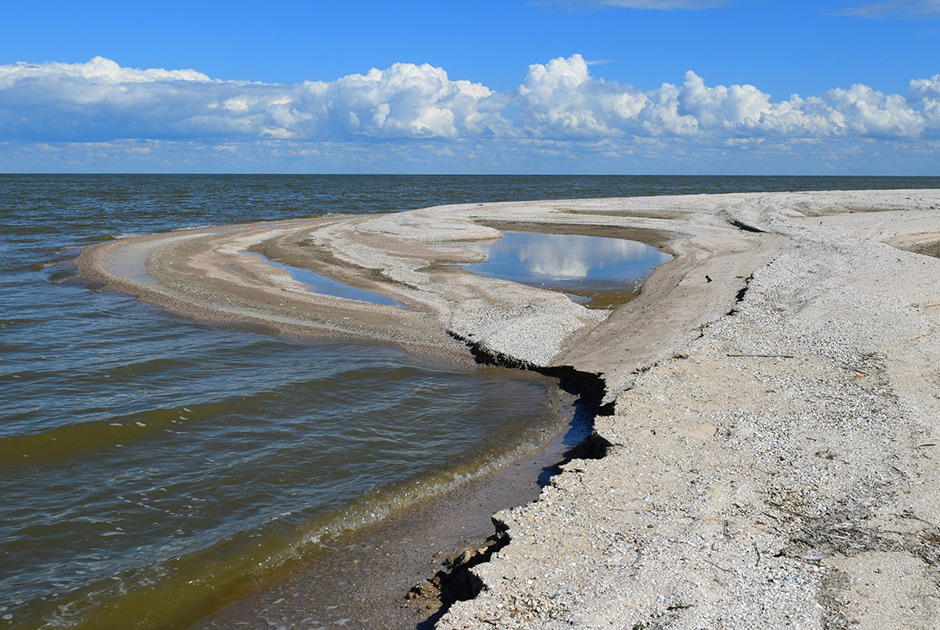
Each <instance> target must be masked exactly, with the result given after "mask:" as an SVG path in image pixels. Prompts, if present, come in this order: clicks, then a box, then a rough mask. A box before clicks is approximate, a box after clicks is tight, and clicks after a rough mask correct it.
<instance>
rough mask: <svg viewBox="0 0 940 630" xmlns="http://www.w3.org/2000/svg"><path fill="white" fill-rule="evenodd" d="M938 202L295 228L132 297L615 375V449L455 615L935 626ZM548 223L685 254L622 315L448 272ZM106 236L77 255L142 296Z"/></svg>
mask: <svg viewBox="0 0 940 630" xmlns="http://www.w3.org/2000/svg"><path fill="white" fill-rule="evenodd" d="M938 207H940V192H938V191H929V190H926V191H925V190H918V191H856V192H827V193H769V194H759V193H743V194H731V195H715V196H705V195H699V196H693V197H655V198H635V199H608V200H574V201H559V202H525V203H506V204H487V205H483V204H480V205H463V206H448V207H441V208H429V209H424V210H417V211H411V212H406V213H400V214H395V215H376V216H369V217H356V218H345V219H329V220H324V221H320V222H318V223H316V224H314V223H313V222H292V226H291V227H288V226H286V225H279V226H264V227H262V226H254V227H255V229H254V230H249V229H248V228H243V229H241V230H236V231H234V232H229V233H228V234H227V235H217V236H216V237H215V238H214V239H213V238H201V237H194V238H191V239H186V240H184V241H181V242H180V243H177V244H175V245H173V246H168V247H164V248H162V249H161V250H160V251H159V252H158V253H157V255H154V256H151V257H150V259H149V260H148V267H147V272H148V273H150V274H151V275H152V276H154V277H155V278H157V279H158V281H159V282H160V283H161V284H163V285H164V286H165V287H167V288H168V289H169V290H168V291H166V292H163V293H162V294H159V295H158V294H157V293H159V292H156V291H155V290H154V289H153V288H152V287H141V286H135V287H134V291H129V292H132V293H137V292H139V293H137V294H139V295H141V297H143V299H146V300H148V301H156V302H157V303H162V304H163V305H164V306H167V307H169V308H171V309H173V310H177V309H179V312H182V313H184V314H192V315H196V316H199V314H200V313H207V314H208V315H209V316H210V317H216V318H221V319H229V320H236V321H245V322H255V323H259V324H262V325H265V326H269V327H271V328H272V329H273V330H277V331H278V332H280V333H281V334H341V335H347V334H348V335H357V336H359V335H361V336H366V337H369V338H372V339H376V340H380V341H385V342H389V343H396V344H402V345H403V346H406V347H408V346H410V347H413V348H417V349H418V350H419V351H421V349H425V350H428V351H431V352H438V353H440V354H439V355H438V356H444V355H449V356H454V357H459V356H460V355H461V352H464V353H465V352H466V350H465V349H462V348H461V344H459V343H458V342H457V341H456V340H457V339H461V340H466V341H467V342H469V343H471V344H473V345H474V346H475V347H476V348H478V349H479V350H480V351H481V352H483V353H484V354H487V355H489V356H493V357H499V358H500V360H502V361H506V362H509V363H513V364H516V365H519V366H524V367H534V368H542V369H553V368H561V367H562V366H570V367H571V368H572V369H576V370H579V371H581V372H586V373H592V374H598V375H602V378H603V380H604V382H605V384H606V387H607V391H606V395H605V398H604V400H603V401H602V402H603V403H604V404H607V405H609V406H610V407H611V408H612V410H613V411H614V413H613V414H612V415H611V416H602V417H599V418H598V421H597V424H596V427H595V429H596V431H597V433H598V434H599V436H600V438H601V439H603V440H605V441H606V442H607V443H609V444H610V445H611V446H610V448H609V449H608V452H607V455H606V456H605V457H604V458H602V459H598V460H573V461H572V462H569V463H568V464H567V465H566V466H564V467H563V471H562V473H561V474H560V475H557V476H555V477H553V478H552V479H551V481H550V483H549V485H548V486H546V487H545V488H544V489H543V490H542V491H541V493H540V494H539V498H538V500H536V501H535V502H534V503H527V504H524V505H520V506H517V507H515V508H512V509H508V510H503V511H502V512H500V513H498V514H497V515H496V517H495V519H496V520H497V521H498V522H499V523H500V526H501V527H503V528H505V530H506V532H507V535H508V537H509V540H510V542H509V544H508V546H506V547H505V548H503V549H501V550H500V551H499V552H498V553H496V554H495V555H494V556H493V558H492V559H491V560H490V561H489V562H487V563H485V564H482V565H480V566H478V567H476V568H474V570H473V573H474V574H475V575H477V576H478V577H479V579H480V580H481V581H482V584H483V591H482V592H481V594H480V595H479V596H478V597H476V598H475V599H473V600H470V601H467V602H460V603H458V604H456V605H454V606H453V607H452V608H451V609H450V611H449V612H448V613H447V614H446V615H445V616H444V618H443V619H442V620H441V621H440V622H439V623H438V627H441V628H478V627H479V628H482V627H490V626H491V625H493V624H496V625H515V626H518V627H532V628H555V627H557V628H561V627H570V626H571V625H572V624H574V625H578V626H581V627H602V626H604V624H606V623H607V621H608V620H612V619H614V620H618V621H619V623H621V624H622V625H626V626H628V627H629V626H630V625H631V624H638V623H642V624H645V625H646V626H650V625H651V624H660V625H662V624H670V627H679V628H686V627H688V628H693V627H698V625H697V624H701V623H706V620H711V621H709V622H708V623H709V624H711V625H710V627H735V628H739V627H755V628H758V627H779V626H783V625H791V624H792V623H799V624H802V625H804V626H805V627H824V626H825V627H843V626H844V627H848V625H852V627H879V625H878V624H879V623H881V624H882V627H883V623H884V621H885V620H894V621H895V622H897V621H898V620H902V621H903V624H902V625H905V626H906V627H925V628H926V627H931V626H930V625H929V623H931V622H930V620H931V619H935V618H936V613H937V612H938V604H937V601H938V595H940V593H938V589H937V583H940V581H938V576H937V566H938V565H940V547H938V545H937V542H940V529H937V526H936V525H935V524H934V523H931V519H930V516H931V511H930V509H929V508H928V507H927V506H930V505H934V506H935V505H937V504H940V497H938V495H937V492H938V490H937V489H936V488H933V487H930V485H929V484H925V483H924V482H922V481H921V482H918V481H917V480H919V479H931V478H932V479H936V478H937V473H938V465H937V463H936V460H935V459H934V458H933V457H931V451H930V449H931V448H934V445H935V444H936V443H937V442H938V441H940V440H938V437H940V436H938V427H937V424H936V422H935V421H933V420H932V419H931V418H933V417H938V415H940V408H938V403H937V402H936V399H935V398H934V397H933V395H932V393H931V392H932V390H933V386H934V383H935V376H934V375H933V374H932V372H930V370H929V369H928V368H924V367H918V366H925V365H926V366H929V365H933V364H936V363H937V362H938V361H940V348H937V347H936V343H935V342H933V341H932V339H933V337H936V336H938V335H933V334H931V331H935V330H937V327H940V321H938V319H940V310H938V309H934V308H933V307H934V306H936V304H935V302H936V303H940V286H938V284H937V281H935V280H933V278H934V277H936V276H937V274H936V272H937V271H940V261H936V260H935V259H932V258H926V257H924V256H921V255H918V254H914V253H908V252H907V251H904V250H903V249H897V248H896V247H894V246H893V245H898V246H901V247H904V246H906V247H908V248H913V247H914V246H915V245H916V247H918V248H921V250H924V249H925V248H926V249H929V248H930V247H932V246H933V243H936V242H940V221H938V219H937V218H936V217H934V216H932V214H931V212H930V211H931V210H935V209H936V208H938ZM540 224H541V225H545V226H546V229H570V230H583V231H605V230H606V231H610V230H617V231H621V233H623V232H622V231H623V230H645V231H646V232H644V234H647V235H650V234H656V235H661V236H662V239H661V240H660V241H659V242H660V244H661V245H662V246H664V247H666V248H668V249H669V251H670V253H672V254H673V255H674V256H675V259H674V260H673V261H671V262H669V263H666V264H665V265H663V266H662V267H660V268H658V269H657V270H656V271H655V272H654V274H653V275H652V276H651V277H650V278H649V279H648V280H647V282H646V284H645V285H644V288H643V291H642V292H641V294H640V296H639V297H638V298H637V299H635V300H633V301H631V302H630V303H628V304H626V305H624V306H622V307H620V308H617V309H615V310H613V311H612V312H610V313H603V314H592V313H587V312H586V309H583V307H578V306H577V305H574V304H573V303H570V302H569V301H568V300H567V298H563V297H561V298H559V296H558V295H557V294H548V292H544V291H540V290H538V289H533V288H530V287H523V286H521V285H513V284H512V283H505V282H502V281H494V280H491V279H484V278H477V277H472V276H469V275H467V274H461V273H459V272H455V271H454V270H452V269H450V268H448V267H446V266H445V265H443V264H441V263H442V262H452V259H453V257H454V256H455V255H456V256H459V250H457V252H458V253H457V254H455V253H454V250H453V249H450V250H448V251H447V252H446V253H443V252H442V248H441V247H440V245H441V244H444V243H447V244H451V245H452V244H454V243H459V242H461V241H468V240H475V239H487V238H493V237H494V233H495V235H498V231H496V229H494V227H493V226H496V225H499V226H501V227H502V226H506V225H531V226H538V225H540ZM158 238H159V237H158ZM126 244H127V243H122V244H121V245H118V247H120V246H124V245H126ZM108 246H111V247H115V246H114V245H112V244H107V245H104V246H97V247H98V248H100V249H97V250H95V251H97V252H98V253H99V254H98V255H99V257H98V258H97V261H96V262H95V261H91V257H92V256H93V255H92V254H89V258H86V259H85V260H84V261H82V260H80V261H79V264H80V268H82V272H83V274H87V275H86V277H89V278H91V279H95V277H94V276H95V274H96V273H98V274H99V275H100V276H101V277H102V278H103V279H104V281H105V283H106V284H107V283H108V282H112V283H113V284H112V286H113V287H114V288H118V289H119V290H124V289H121V287H120V286H119V284H120V282H119V281H116V280H114V279H113V278H108V275H109V273H110V270H109V269H107V267H108V260H107V253H106V252H107V251H109V250H107V249H106V248H107V247H108ZM249 248H254V249H251V251H259V252H260V253H263V254H264V255H265V256H267V257H268V258H270V259H272V260H283V261H284V262H286V263H287V264H291V265H293V266H298V267H304V266H305V265H308V266H310V267H312V268H313V270H314V271H317V272H323V275H327V276H330V277H334V278H336V279H339V280H343V281H347V282H348V283H349V284H352V285H354V286H358V287H360V288H364V289H367V290H378V291H379V292H382V293H385V294H387V295H390V296H391V297H394V298H395V299H396V300H399V301H400V302H402V303H404V304H406V305H408V306H409V307H411V308H412V309H413V310H412V311H411V312H408V313H404V314H397V315H396V318H395V320H394V321H390V320H389V317H388V316H389V312H388V311H384V310H382V308H381V307H373V306H370V305H359V304H356V305H350V304H342V303H338V302H337V300H333V299H325V298H322V297H316V296H310V295H306V296H304V295H301V291H302V285H301V286H300V287H298V286H296V283H295V284H291V283H292V282H293V281H292V280H290V279H287V278H284V277H283V275H278V274H277V273H276V272H273V271H271V269H273V268H268V269H264V268H262V267H256V266H252V265H251V264H250V263H249V262H248V261H245V260H242V259H240V258H238V256H237V254H238V252H240V251H243V250H245V249H249ZM93 249H94V248H93ZM102 252H104V256H103V259H102V257H101V255H100V254H101V253H102ZM83 258H85V254H83ZM90 261H91V262H90ZM875 263H877V264H875ZM95 264H97V265H98V266H97V267H95ZM872 267H877V268H872ZM126 292H128V291H126ZM295 311H302V315H301V316H299V317H298V313H296V312H295ZM859 372H861V375H859V374H858V373H859ZM774 383H778V385H776V387H775V386H774V385H773V384H774ZM846 392H848V394H846ZM934 412H937V413H934ZM806 436H809V438H807V437H806ZM836 437H837V438H838V439H837V440H835V441H834V438H836ZM768 449H769V450H768ZM886 453H887V455H886ZM886 459H889V460H890V461H891V462H894V463H892V464H888V463H886V462H885V460H886ZM895 470H897V471H900V472H893V471H895ZM886 492H887V494H886ZM807 506H809V507H807ZM925 523H926V524H927V525H926V527H924V524H925ZM918 525H919V526H920V527H919V529H918V527H917V526H918ZM935 530H936V531H935ZM925 531H926V532H927V534H926V535H925V534H924V532H925ZM840 532H842V533H840ZM846 532H849V534H846ZM853 538H854V539H856V540H857V541H860V542H853V543H852V544H848V543H846V542H844V540H849V539H853ZM875 569H878V570H877V571H875ZM902 584H903V586H900V585H902ZM898 589H901V590H902V591H903V597H898V596H896V592H897V591H898ZM767 602H773V604H772V605H770V606H768V605H765V604H766V603H767ZM889 625H890V624H889Z"/></svg>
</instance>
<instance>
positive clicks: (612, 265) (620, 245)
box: [461, 232, 672, 308]
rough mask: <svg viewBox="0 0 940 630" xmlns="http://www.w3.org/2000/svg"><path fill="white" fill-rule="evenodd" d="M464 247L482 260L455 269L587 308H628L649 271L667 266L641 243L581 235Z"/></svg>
mask: <svg viewBox="0 0 940 630" xmlns="http://www.w3.org/2000/svg"><path fill="white" fill-rule="evenodd" d="M465 247H466V248H467V249H472V250H475V251H479V252H482V253H483V254H485V255H486V260H485V261H483V262H479V263H470V264H466V265H461V266H462V267H463V268H464V269H466V270H468V271H472V272H473V273H477V274H479V275H481V276H487V277H490V278H501V279H503V280H512V281H513V282H519V283H521V284H528V285H530V286H536V287H540V288H544V289H551V290H553V291H560V292H562V293H565V294H566V295H568V296H569V297H570V298H572V299H573V300H575V301H576V302H579V303H582V304H585V305H586V306H588V307H590V308H607V307H610V306H614V305H617V304H622V303H624V302H628V301H629V300H630V299H631V298H632V297H633V296H634V295H635V294H636V292H637V290H638V289H639V288H640V285H641V284H642V283H643V280H645V279H646V278H647V277H648V276H649V274H650V273H651V272H652V270H653V268H654V267H656V266H657V265H659V264H661V263H664V262H666V261H668V260H672V256H670V255H669V254H666V253H664V252H661V251H659V250H658V249H656V248H655V247H652V246H650V245H647V244H646V243H639V242H637V241H628V240H625V239H621V238H609V237H604V236H584V235H581V234H538V233H535V232H503V236H502V237H501V238H500V239H498V240H496V241H492V242H490V243H471V244H468V245H466V246H465Z"/></svg>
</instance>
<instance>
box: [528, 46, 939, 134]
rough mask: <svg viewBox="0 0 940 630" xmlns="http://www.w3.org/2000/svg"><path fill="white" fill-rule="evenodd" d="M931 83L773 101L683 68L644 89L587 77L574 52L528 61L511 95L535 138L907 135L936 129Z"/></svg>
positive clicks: (582, 62)
mask: <svg viewBox="0 0 940 630" xmlns="http://www.w3.org/2000/svg"><path fill="white" fill-rule="evenodd" d="M937 84H938V80H937V77H934V79H930V80H921V81H914V82H912V84H911V90H910V94H909V95H908V96H907V97H905V96H901V95H898V94H884V93H882V92H879V91H876V90H873V89H872V88H870V87H868V86H866V85H861V84H858V85H853V86H852V87H851V88H849V89H832V90H829V91H827V92H826V93H824V94H822V95H821V96H817V97H808V98H805V99H804V98H802V97H800V96H798V95H793V96H791V97H790V98H788V99H785V100H781V101H776V102H775V101H773V100H772V98H771V95H769V94H767V93H765V92H763V91H761V90H760V89H759V88H757V87H755V86H753V85H730V86H722V85H717V86H708V85H706V83H705V80H704V79H703V78H702V77H700V76H698V75H697V74H695V73H694V72H692V71H689V72H687V73H686V74H685V77H684V80H683V82H682V84H681V85H674V84H670V83H664V84H663V85H662V86H661V87H660V88H657V89H655V90H649V91H645V92H644V91H640V90H637V89H635V88H633V87H631V86H627V85H619V84H616V83H612V82H606V81H604V80H603V79H595V78H593V77H592V76H591V75H590V69H589V64H588V63H587V62H586V61H585V60H584V59H583V58H582V57H581V56H580V55H573V56H571V57H569V58H558V59H553V60H552V61H550V62H549V63H547V64H533V65H531V66H529V71H528V74H527V75H526V78H525V80H524V81H523V83H522V85H521V86H520V87H519V89H518V91H517V98H518V102H519V106H520V118H519V123H520V124H521V125H523V126H524V127H525V129H526V131H527V132H528V133H529V134H531V135H534V136H538V137H552V136H554V137H570V138H573V137H601V136H624V135H639V136H651V137H658V136H679V137H682V136H689V137H725V138H735V137H742V136H758V137H762V136H768V135H770V136H781V137H830V136H845V135H852V136H863V137H896V138H912V137H917V136H919V135H921V134H922V133H923V132H924V131H925V130H927V129H931V130H936V129H937V126H938V121H937V109H938V96H937V89H938V88H937Z"/></svg>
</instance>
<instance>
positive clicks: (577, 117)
mask: <svg viewBox="0 0 940 630" xmlns="http://www.w3.org/2000/svg"><path fill="white" fill-rule="evenodd" d="M597 67H598V66H596V65H592V63H591V62H589V61H588V60H585V59H584V58H583V57H582V56H581V55H577V54H575V55H571V56H570V57H559V58H556V59H552V60H549V61H548V62H546V63H534V64H532V65H530V66H529V67H528V70H527V71H526V73H525V75H524V77H523V79H522V81H521V83H520V85H519V86H518V88H516V89H514V90H507V91H504V92H496V91H494V90H492V89H490V88H488V87H487V86H485V85H483V84H480V83H473V82H470V81H465V80H459V79H457V80H455V79H452V78H450V77H449V76H448V74H447V72H446V71H445V70H444V69H443V68H438V67H434V66H431V65H428V64H423V65H416V64H410V63H397V64H393V65H392V66H391V67H389V68H387V69H384V70H379V69H371V70H369V71H368V72H366V73H364V74H352V75H348V76H344V77H340V78H338V79H336V80H333V81H308V82H304V83H299V84H293V85H283V84H276V83H259V82H248V81H222V80H217V79H212V78H210V77H208V76H206V75H205V74H202V73H200V72H197V71H195V70H164V69H133V68H125V67H122V66H120V65H119V64H117V63H116V62H114V61H111V60H108V59H103V58H101V57H96V58H94V59H92V60H90V61H88V62H86V63H77V64H65V63H44V64H26V63H17V64H11V65H5V66H0V141H16V142H46V143H48V142H111V141H116V140H140V141H144V140H174V141H191V140H192V141H206V142H208V141H209V139H212V141H213V142H223V143H224V142H229V141H233V142H234V141H237V142H249V141H264V142H286V141H297V142H311V141H314V142H332V143H344V142H345V143H350V142H352V143H355V142H358V143H360V144H362V143H366V144H368V143H370V142H371V143H372V145H374V144H375V143H374V142H372V141H373V140H382V141H384V142H392V141H396V140H398V141H405V140H408V139H426V140H437V141H440V142H441V143H448V142H449V143H455V142H472V143H479V142H485V141H487V140H491V139H501V140H506V141H510V140H511V141H513V142H517V143H529V145H528V146H532V147H535V146H537V147H538V151H540V152H543V153H544V154H546V155H548V154H552V152H554V153H558V147H559V146H561V144H558V143H561V142H565V143H576V142H580V143H599V142H600V143H603V142H610V143H615V144H616V145H617V148H616V149H614V148H611V147H605V148H604V149H603V150H604V151H605V152H607V153H610V154H611V155H615V154H623V153H624V147H627V148H629V147H633V148H634V149H636V150H637V151H641V150H643V149H642V146H643V145H641V143H640V141H641V140H643V139H647V140H659V139H670V138H671V139H680V140H682V141H683V142H698V143H710V146H719V145H720V146H738V147H744V146H754V143H751V142H742V141H743V140H753V141H754V142H760V141H764V140H767V139H772V140H774V141H775V142H795V141H797V140H800V141H803V140H826V139H830V140H831V139H834V138H840V139H852V138H863V139H870V138H874V139H895V140H903V141H907V140H910V139H918V138H920V139H934V138H937V137H938V136H940V75H936V76H933V77H931V78H926V79H915V80H913V81H911V83H910V87H909V90H908V93H907V94H906V95H900V94H885V93H883V92H880V91H877V90H874V89H872V88H871V87H869V86H866V85H863V84H857V85H853V86H851V87H849V88H834V89H831V90H828V91H826V92H824V93H823V94H820V95H815V96H805V97H804V96H799V95H791V96H789V97H787V98H783V99H780V98H774V97H773V96H772V95H771V94H768V93H766V92H764V91H762V90H761V89H760V88H759V87H758V86H754V85H748V84H740V85H736V84H733V85H709V84H708V82H707V81H706V78H705V77H702V76H699V75H698V74H696V73H695V72H694V71H691V70H690V71H688V72H686V73H685V75H684V76H683V77H681V81H679V82H676V83H669V82H666V83H663V84H662V85H661V86H660V87H658V88H655V89H650V90H640V89H637V88H635V87H633V86H630V85H627V84H620V83H617V82H613V81H606V80H604V79H603V78H598V77H595V76H592V74H591V71H592V69H595V70H596V69H597ZM553 143H555V144H553ZM415 146H418V147H420V146H425V145H424V143H420V144H417V143H416V144H415ZM442 146H443V145H442ZM442 146H439V147H438V149H440V148H442ZM568 146H570V145H568ZM584 146H588V145H587V144H585V145H584ZM435 150H437V149H435ZM631 150H632V149H631Z"/></svg>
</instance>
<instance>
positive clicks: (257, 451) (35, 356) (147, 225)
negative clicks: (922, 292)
mask: <svg viewBox="0 0 940 630" xmlns="http://www.w3.org/2000/svg"><path fill="white" fill-rule="evenodd" d="M868 188H940V178H897V177H673V176H661V177H650V176H637V177H630V176H495V175H493V176H437V175H433V176H432V175H428V176H394V175H387V176H383V175H379V176H376V175H307V176H295V175H222V176H217V175H0V220H2V223H3V229H2V230H0V253H2V256H0V290H2V295H3V300H2V301H0V628H17V629H20V628H24V629H25V628H102V627H126V628H131V627H134V628H157V627H180V626H181V625H185V624H186V623H188V622H190V621H192V620H194V619H195V618H198V617H199V616H200V615H201V614H204V613H206V612H208V611H211V609H212V607H213V606H217V605H218V604H220V603H223V602H225V601H227V599H230V598H231V596H232V595H233V594H234V593H238V592H242V591H243V590H244V588H245V587H246V584H250V583H251V582H252V580H254V579H255V578H257V577H258V576H259V575H262V574H264V573H265V572H266V571H270V570H273V568H276V567H277V565H278V564H279V563H281V562H282V561H283V560H284V559H285V558H289V557H291V556H293V555H296V554H299V553H303V551H304V550H305V549H307V548H309V547H310V546H311V545H313V546H316V545H319V544H325V543H326V542H327V541H328V540H329V539H330V537H331V536H333V535H335V534H336V533H337V532H339V531H341V530H343V529H344V528H350V527H352V528H354V527H357V526H360V525H362V524H365V523H368V522H371V521H374V520H375V519H378V518H381V517H382V516H383V514H385V513H387V511H388V510H389V509H393V508H395V507H402V506H407V505H408V504H409V503H410V502H413V501H415V500H418V499H420V498H422V497H425V496H429V495H433V494H434V493H436V492H439V491H441V490H442V489H445V488H447V487H450V486H452V485H454V484H456V483H459V482H460V480H461V479H465V478H467V477H470V476H473V475H476V474H479V473H480V472H481V471H484V470H486V469H487V468H488V467H492V466H494V465H496V464H497V463H498V462H499V461H501V460H502V459H504V458H506V457H509V456H510V455H512V454H513V452H514V449H515V451H519V450H524V449H526V448H531V447H532V446H533V445H535V444H536V443H538V441H539V439H541V438H540V436H541V435H542V434H543V432H544V431H548V430H551V429H552V428H553V427H555V426H557V424H558V423H559V422H563V421H564V420H563V419H562V420H560V419H559V417H558V415H557V414H556V412H555V410H554V408H553V404H554V403H553V401H552V391H551V390H552V387H553V383H552V382H551V381H549V380H548V379H542V378H538V377H532V376H529V375H523V374H519V375H516V374H515V373H513V372H510V371H508V370H500V369H492V368H487V369H483V368H480V369H470V368H464V367H458V366H453V365H450V364H443V363H434V362H430V361H428V360H425V359H418V358H415V357H412V356H409V355H407V354H405V353H403V352H401V351H400V350H397V349H394V348H388V347H383V346H376V345H370V344H366V343H362V342H355V343H353V342H347V341H337V340H329V341H310V342H308V343H297V342H288V341H285V340H282V339H277V338H273V337H268V336H265V335H261V334H257V333H255V332H251V331H249V330H245V329H241V328H238V327H235V326H218V325H209V324H206V323H202V322H195V321H189V320H186V319H183V318H181V317H178V316H175V315H173V314H170V313H167V312H166V311H163V310H161V309H159V308H156V307H153V306H150V305H147V304H143V303H140V302H138V301H136V300H135V299H133V298H131V297H128V296H124V295H120V294H116V293H113V292H108V291H102V290H100V288H98V287H94V286H90V285H89V284H87V283H85V282H82V281H81V280H80V279H79V278H78V277H77V275H76V271H75V267H74V262H73V261H74V259H75V257H76V256H77V255H78V253H79V252H80V250H81V248H83V247H85V246H87V245H90V244H93V243H95V242H98V241H101V240H105V239H111V238H119V237H122V236H127V235H133V234H145V233H150V232H160V231H170V230H177V229H183V228H188V227H196V226H207V225H221V224H230V223H241V222H249V221H269V220H277V219H287V218H296V217H308V216H320V215H330V214H359V213H373V212H395V211H401V210H407V209H413V208H419V207H426V206H431V205H440V204H449V203H481V202H490V201H518V200H536V199H558V198H595V197H626V196H643V195H663V194H698V193H719V192H745V191H755V192H759V191H787V190H842V189H868Z"/></svg>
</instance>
